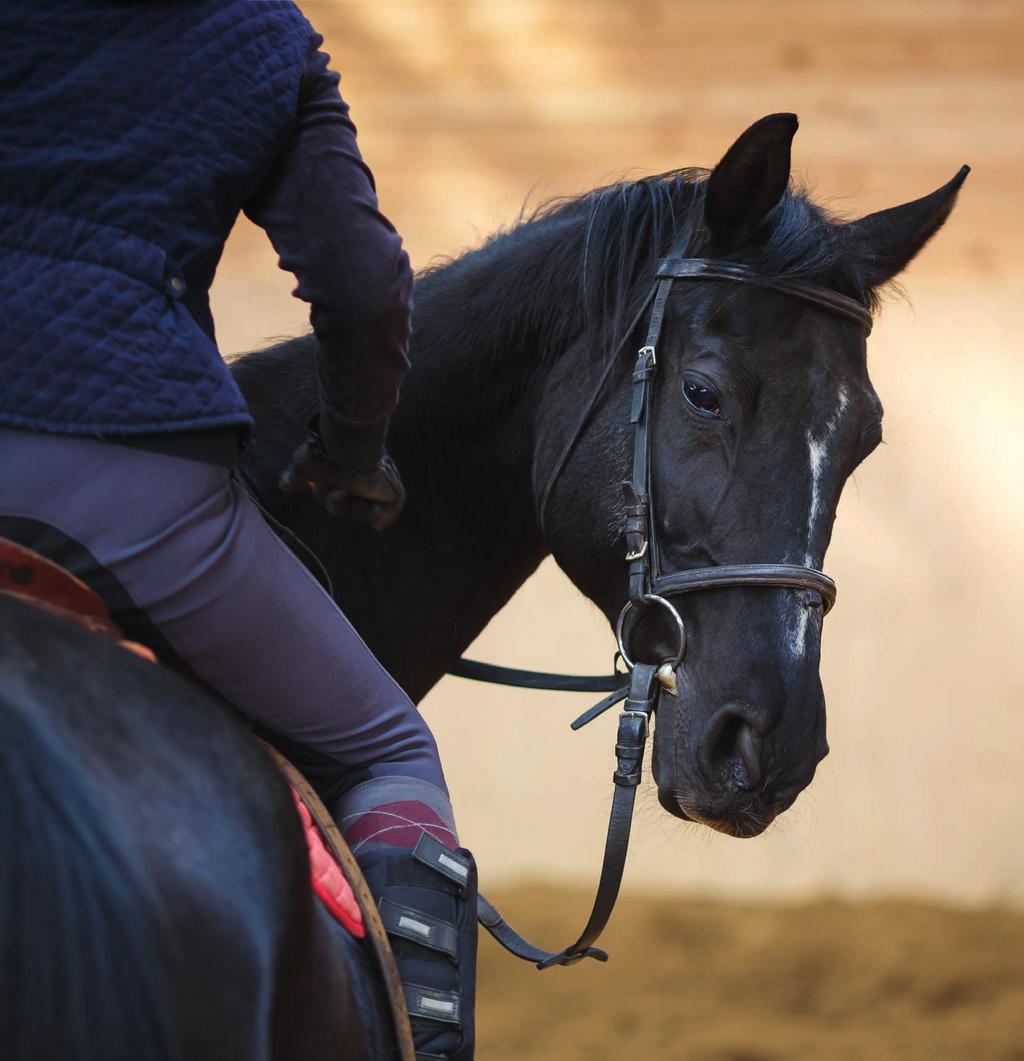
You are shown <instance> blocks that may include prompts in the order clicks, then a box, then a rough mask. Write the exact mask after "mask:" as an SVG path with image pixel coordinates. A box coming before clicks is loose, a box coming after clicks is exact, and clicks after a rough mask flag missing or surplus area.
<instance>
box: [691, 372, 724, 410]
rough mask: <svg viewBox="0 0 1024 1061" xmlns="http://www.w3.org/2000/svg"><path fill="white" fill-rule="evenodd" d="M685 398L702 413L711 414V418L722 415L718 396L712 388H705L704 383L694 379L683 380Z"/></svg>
mask: <svg viewBox="0 0 1024 1061" xmlns="http://www.w3.org/2000/svg"><path fill="white" fill-rule="evenodd" d="M683 397H684V398H685V399H686V400H687V401H688V402H689V403H690V404H691V405H692V406H693V407H694V409H697V410H699V411H700V412H702V413H709V414H710V415H711V416H721V415H722V406H721V403H720V402H719V400H718V395H717V394H715V392H714V391H713V390H712V389H711V388H710V387H705V386H704V384H703V383H698V382H697V381H696V380H692V379H687V380H683Z"/></svg>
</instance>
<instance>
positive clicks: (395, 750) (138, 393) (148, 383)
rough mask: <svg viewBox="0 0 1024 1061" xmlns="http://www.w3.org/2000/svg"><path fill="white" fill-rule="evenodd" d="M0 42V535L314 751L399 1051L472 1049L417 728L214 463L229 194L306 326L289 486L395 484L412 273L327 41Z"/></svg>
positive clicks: (86, 9) (274, 26) (17, 2)
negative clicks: (390, 984)
mask: <svg viewBox="0 0 1024 1061" xmlns="http://www.w3.org/2000/svg"><path fill="white" fill-rule="evenodd" d="M0 37H2V38H3V40H4V42H5V46H4V48H3V53H2V57H0V128H2V129H3V130H4V132H3V138H2V148H0V454H2V459H0V535H2V536H4V537H8V538H13V539H15V540H17V541H19V542H21V543H22V544H24V545H28V546H30V547H32V548H34V549H36V550H37V551H39V552H42V553H43V554H45V555H47V556H49V557H50V558H51V559H54V560H56V561H58V562H60V563H62V564H63V565H64V566H66V567H68V568H69V569H70V570H71V571H72V572H73V573H75V574H76V575H78V576H79V577H81V578H82V579H84V580H85V581H86V582H88V583H89V584H91V585H92V586H93V587H94V588H95V589H96V590H97V591H98V592H99V593H100V594H101V595H102V596H103V597H104V599H105V600H106V602H107V604H108V605H109V606H110V608H111V610H112V612H113V614H114V617H115V618H116V619H117V620H119V621H120V623H121V625H122V627H123V628H125V630H126V632H127V634H128V636H130V637H132V638H133V639H135V640H140V641H144V642H147V643H148V644H150V645H151V647H153V649H154V650H155V651H156V652H157V654H158V655H159V656H160V657H161V658H162V659H163V660H164V661H165V662H168V663H171V664H172V665H175V666H178V667H180V668H182V669H184V670H186V671H187V672H188V673H190V674H191V675H192V676H194V677H195V678H197V679H198V680H200V681H201V682H203V683H205V684H206V685H208V686H210V687H212V688H213V689H215V690H216V691H217V692H219V693H220V694H221V695H223V696H224V697H226V698H227V699H228V700H230V701H231V702H232V703H234V704H235V705H236V706H237V707H238V708H240V709H241V710H242V711H244V712H245V713H246V714H247V715H248V716H249V717H250V718H252V719H253V720H254V721H256V722H257V723H259V724H260V725H261V726H263V727H265V728H266V729H268V730H270V731H273V732H275V733H277V734H279V735H281V736H282V737H283V738H286V739H287V741H288V742H289V745H290V746H292V747H294V746H295V745H300V746H304V747H306V748H308V749H311V750H312V751H311V759H315V761H316V763H317V764H318V771H317V779H318V782H319V785H320V788H321V790H322V791H326V792H327V793H329V794H330V795H331V796H332V797H333V802H334V807H333V809H334V811H335V813H336V816H337V818H338V821H339V824H340V826H341V828H342V831H343V832H344V834H345V835H346V837H347V839H348V840H349V843H350V844H351V846H352V848H353V850H354V852H355V853H356V856H357V857H358V858H359V860H360V862H361V864H362V865H363V868H364V871H365V873H366V876H367V879H368V882H369V884H370V886H371V888H372V889H373V890H374V891H375V894H376V895H377V897H378V899H379V900H380V903H381V909H382V914H383V917H384V920H385V924H386V925H387V926H388V928H389V930H393V931H394V933H395V935H396V937H405V938H396V940H395V951H396V956H397V959H398V962H399V967H400V970H401V972H402V977H403V981H404V982H405V983H406V995H407V1000H408V1002H409V1008H410V1012H411V1015H412V1016H413V1024H414V1036H415V1041H416V1045H417V1049H418V1050H419V1051H420V1052H421V1056H422V1057H424V1058H451V1059H459V1061H466V1059H469V1058H471V1057H472V1053H473V1012H472V1010H473V991H474V974H475V954H476V918H475V882H476V873H475V867H474V865H473V860H472V857H471V855H470V854H469V853H468V852H467V851H465V850H463V849H461V848H459V846H458V840H457V837H456V832H455V823H454V820H453V816H452V810H451V805H450V802H449V797H448V792H447V788H446V786H445V780H444V774H443V772H442V769H441V764H440V762H439V759H438V752H437V747H436V745H435V742H434V739H433V736H432V735H431V733H430V731H429V729H428V727H427V725H426V723H425V721H424V720H423V718H422V717H421V716H420V714H419V713H418V711H417V710H416V708H415V707H414V706H413V704H412V703H411V702H410V700H409V698H408V697H407V696H406V695H405V693H404V692H403V691H402V690H401V689H400V688H399V687H398V685H397V684H396V683H395V682H394V681H393V679H392V678H391V677H390V676H389V675H388V674H387V673H386V672H385V671H384V669H383V668H382V667H381V665H380V664H379V663H378V662H377V660H376V659H375V658H374V657H373V655H372V654H371V652H370V651H369V649H368V648H367V647H366V645H365V644H364V643H363V642H362V640H361V639H360V637H359V635H358V634H357V633H356V632H355V630H354V629H353V628H352V626H351V625H350V624H349V623H348V621H347V620H346V618H345V616H344V615H343V614H342V613H341V611H340V610H339V609H338V608H337V606H336V605H335V604H334V602H333V601H332V600H331V599H330V597H329V596H328V595H327V594H326V593H325V592H324V591H323V590H322V589H321V587H320V586H319V585H318V584H317V582H316V581H315V580H314V579H313V578H312V577H311V576H310V575H309V574H308V572H307V571H306V570H305V568H304V567H303V566H302V564H300V563H299V562H298V561H297V560H296V559H295V557H294V556H293V555H292V554H291V553H290V552H289V550H288V549H287V548H286V547H285V546H284V545H283V544H282V543H281V541H280V540H279V539H278V537H277V536H276V535H275V534H274V533H273V531H271V530H270V529H269V528H268V527H267V525H266V523H265V522H264V520H263V518H262V517H261V515H260V513H259V511H258V510H257V508H256V507H255V506H254V505H253V503H252V502H251V501H250V499H249V497H248V496H247V495H246V493H245V491H244V490H243V489H242V488H241V487H240V485H239V484H238V482H237V481H236V480H235V478H233V476H232V469H233V468H234V466H235V463H236V460H237V457H238V450H239V446H240V444H244V441H245V437H246V434H247V432H248V430H249V428H250V425H251V419H250V416H249V413H248V411H247V409H246V406H245V402H244V400H243V398H242V395H241V393H240V392H239V390H238V387H237V386H236V385H235V383H234V381H233V380H232V377H231V375H230V374H229V372H228V371H227V369H226V368H225V366H224V363H223V361H222V360H221V358H220V356H219V354H218V351H217V347H216V344H215V340H214V329H213V319H212V316H211V313H210V306H209V299H208V292H209V289H210V284H211V282H212V280H213V275H214V272H215V269H216V266H217V262H218V260H219V258H220V255H221V252H222V250H223V247H224V243H225V240H226V238H227V235H228V232H229V231H230V229H231V227H232V225H233V223H234V221H235V219H236V218H237V216H238V213H239V211H240V210H244V211H245V213H246V214H247V216H248V217H250V218H251V219H252V220H253V221H255V222H256V223H257V224H259V225H260V226H262V227H263V228H264V229H265V230H266V232H267V233H268V235H269V237H270V240H271V242H272V243H273V245H274V248H275V250H276V251H277V254H278V255H279V257H280V262H281V265H282V267H283V268H285V269H287V270H288V271H290V272H292V273H294V275H295V276H296V278H297V280H298V286H297V288H296V291H295V293H296V294H297V295H298V297H300V298H302V299H304V300H305V301H307V302H309V303H310V306H311V309H310V320H311V322H312V326H313V330H314V332H315V334H316V337H317V339H318V342H319V359H318V367H319V380H320V409H319V418H318V431H317V432H315V433H313V434H311V436H310V438H309V440H308V441H307V443H306V444H305V445H304V446H303V447H301V448H300V450H299V451H298V452H297V453H296V455H295V458H294V459H293V462H292V465H291V467H290V468H289V469H287V470H286V479H287V480H288V481H289V483H290V484H291V485H293V486H295V485H297V486H312V487H314V489H315V492H316V493H317V495H318V496H320V497H321V498H324V497H326V498H327V500H328V502H329V505H330V509H331V511H332V512H335V513H341V514H343V515H347V516H348V517H349V518H353V519H360V520H363V521H365V522H367V523H369V524H370V525H371V526H373V527H375V528H376V529H378V530H384V529H386V527H387V526H389V525H390V524H391V523H392V522H393V521H394V520H395V519H396V518H397V517H398V515H399V512H400V510H401V508H402V504H403V501H404V493H403V489H402V485H401V481H400V479H399V476H398V473H397V471H396V470H395V467H394V465H393V464H392V463H391V461H390V460H389V458H388V457H387V454H386V453H385V451H384V440H385V434H386V430H387V423H388V417H389V415H390V413H391V412H392V411H393V409H394V407H395V404H396V402H397V399H398V386H399V381H400V379H401V377H402V374H403V373H404V372H405V370H406V368H407V366H408V361H407V357H406V354H407V348H408V341H409V333H410V323H409V320H410V310H411V304H412V274H411V271H410V267H409V262H408V258H407V256H406V254H405V252H404V251H403V250H402V245H401V240H400V238H399V236H398V235H397V233H396V232H395V230H394V228H393V227H392V226H391V224H390V223H389V222H388V220H387V219H386V218H385V217H384V216H383V214H381V213H380V211H379V209H378V206H377V199H376V195H375V191H374V185H373V179H372V177H371V175H370V172H369V170H368V169H367V168H366V166H365V164H364V163H363V161H362V159H361V156H360V153H359V150H358V147H357V145H356V133H355V127H354V126H353V124H352V122H351V120H350V118H349V113H348V108H347V106H346V105H345V103H344V102H343V101H342V99H341V96H340V95H339V91H338V75H337V74H335V73H333V72H331V71H330V70H329V69H328V57H327V56H326V55H325V54H324V53H323V52H322V51H321V50H320V45H321V44H322V38H321V37H320V36H318V35H317V34H316V33H315V31H314V30H313V28H312V27H311V26H310V25H309V23H308V22H307V21H306V19H305V18H304V17H303V16H302V14H301V13H300V12H299V10H298V8H297V7H296V6H295V4H294V3H293V2H292V0H263V2H261V3H253V2H251V0H169V2H159V3H154V2H146V0H54V2H52V3H49V4H44V5H40V4H37V3H36V2H35V0H6V2H5V3H4V4H3V5H2V6H0ZM325 767H326V770H325ZM406 926H412V927H411V928H408V927H406Z"/></svg>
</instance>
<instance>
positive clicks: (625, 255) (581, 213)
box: [418, 168, 878, 354]
mask: <svg viewBox="0 0 1024 1061" xmlns="http://www.w3.org/2000/svg"><path fill="white" fill-rule="evenodd" d="M709 176H710V171H709V170H706V169H700V168H684V169H677V170H671V171H669V172H666V173H661V174H656V175H654V176H650V177H643V178H640V179H639V180H620V181H616V182H614V183H612V184H608V185H606V186H604V187H601V188H596V189H594V190H593V191H589V192H586V193H584V194H582V195H579V196H573V197H560V198H556V199H552V200H548V201H546V202H544V203H542V204H541V205H540V206H538V207H536V208H535V209H533V210H532V211H526V210H525V209H524V211H523V212H522V213H521V214H520V216H519V218H518V219H517V220H516V221H515V223H514V224H513V225H512V226H510V227H508V228H505V229H501V230H499V231H498V232H496V233H494V234H493V235H491V236H490V237H488V238H487V239H486V240H485V241H484V243H483V244H482V245H481V246H480V247H478V248H475V249H472V250H468V251H465V252H463V253H462V254H461V255H459V256H457V257H454V258H444V259H438V260H436V261H435V262H434V263H432V264H431V266H429V267H428V268H427V269H425V270H423V271H422V272H421V273H420V274H419V277H418V281H419V285H418V286H419V287H420V289H421V290H422V292H424V293H429V294H428V297H429V296H431V295H434V294H435V292H437V291H438V288H439V287H441V286H442V285H445V286H447V284H448V283H452V282H454V286H455V289H456V290H457V289H459V288H460V287H461V284H460V283H459V281H460V279H461V278H462V277H463V276H464V275H467V274H468V273H469V271H470V270H474V271H475V269H474V267H476V266H479V265H481V264H485V263H488V262H489V263H491V264H492V265H494V266H496V267H498V270H499V272H500V271H501V264H502V263H503V264H504V267H505V276H504V280H503V281H502V282H501V283H498V284H495V285H493V300H494V301H493V305H488V304H487V300H486V299H485V304H484V305H482V306H481V305H480V304H479V302H478V303H477V306H476V309H477V312H476V313H475V314H474V318H475V321H474V322H471V323H470V324H469V325H466V326H469V327H471V326H472V323H475V322H484V324H485V326H493V322H494V321H495V320H496V319H497V318H498V317H500V315H501V314H502V311H503V310H504V311H507V309H508V305H509V303H510V301H511V299H512V298H516V299H519V300H520V303H519V304H520V305H521V306H522V307H524V309H523V310H522V311H521V312H528V313H530V316H531V317H533V318H536V317H537V316H538V314H539V315H540V316H542V317H543V318H544V319H543V320H539V321H536V323H537V324H541V325H543V324H546V325H547V327H545V329H544V331H545V334H546V335H547V337H548V340H549V341H548V343H547V344H546V345H547V347H548V349H547V351H545V352H547V353H552V354H553V353H558V352H560V351H561V350H564V349H565V348H566V346H567V345H568V344H569V342H571V341H572V340H573V339H575V338H576V337H577V336H579V335H581V334H584V335H585V336H586V338H587V340H588V345H594V344H597V345H598V346H599V348H605V349H606V348H607V347H608V344H609V343H610V342H613V341H614V340H615V339H616V338H619V337H621V336H622V334H623V331H624V329H625V327H626V325H627V324H628V323H629V321H630V320H632V318H633V316H634V315H635V313H636V310H637V309H638V307H639V304H640V303H641V301H642V300H643V298H644V296H645V294H646V293H647V290H648V285H649V284H650V282H651V281H652V279H653V275H654V270H655V266H656V264H657V261H658V259H659V258H662V257H664V256H665V255H667V254H668V253H669V251H670V250H671V249H672V247H673V246H675V245H677V244H679V243H680V242H682V243H684V244H687V243H692V242H696V243H697V244H698V245H699V244H700V241H701V228H702V219H703V213H704V199H705V190H706V183H707V179H708V177H709ZM849 233H850V227H849V224H848V223H847V222H846V221H845V220H843V219H842V218H840V217H838V216H836V215H834V214H832V213H831V212H830V211H828V210H826V209H825V208H823V207H822V206H820V205H818V204H816V203H814V202H813V201H812V200H811V198H810V194H809V192H808V190H807V189H806V188H804V187H802V186H799V185H791V186H790V188H789V189H788V190H787V192H786V194H785V195H784V196H783V198H782V199H781V200H780V202H779V204H778V205H777V206H776V207H775V209H774V210H773V211H772V213H771V215H770V219H769V222H768V223H767V224H766V225H765V226H764V229H763V230H762V231H761V232H759V233H757V234H755V237H754V238H753V239H752V240H751V242H750V243H749V244H748V245H747V246H745V247H743V248H741V249H740V250H738V251H735V252H732V253H727V254H718V255H715V256H716V257H722V258H725V259H727V260H730V261H737V262H742V263H744V264H746V265H749V266H751V267H752V268H754V269H755V270H756V271H757V273H758V274H759V275H760V276H763V277H765V278H766V279H767V278H771V279H801V280H807V281H813V282H815V283H819V284H822V285H824V286H827V287H831V288H833V289H834V290H837V291H839V292H841V293H842V294H845V295H849V296H850V297H851V298H855V299H858V300H859V301H861V302H862V303H863V304H864V305H866V306H867V307H868V308H869V309H875V308H876V307H877V303H878V293H877V291H876V290H875V289H874V288H872V286H871V285H870V284H869V282H868V279H867V273H866V270H865V269H864V268H863V264H864V263H863V262H862V261H861V259H860V256H859V255H858V254H857V253H855V250H854V248H853V246H852V241H851V239H850V238H849ZM552 237H554V238H552ZM698 253H699V252H698ZM499 259H500V261H499ZM567 274H569V275H573V276H575V277H576V281H575V291H574V293H573V294H574V298H573V302H572V304H571V305H566V304H565V302H564V300H563V301H559V300H558V299H557V298H555V297H553V294H554V293H553V292H552V290H551V289H552V287H554V286H558V287H559V289H562V288H563V286H564V285H563V284H561V283H559V282H558V281H559V279H560V278H564V277H565V276H566V275H567ZM553 303H558V304H557V305H555V304H553ZM531 307H532V310H531ZM545 307H546V308H547V312H544V309H545ZM453 311H454V307H453ZM455 315H456V314H455V313H454V312H453V313H452V316H455ZM471 345H472V346H474V347H476V348H479V346H480V344H479V343H474V344H471Z"/></svg>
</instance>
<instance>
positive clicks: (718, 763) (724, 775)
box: [700, 703, 762, 789]
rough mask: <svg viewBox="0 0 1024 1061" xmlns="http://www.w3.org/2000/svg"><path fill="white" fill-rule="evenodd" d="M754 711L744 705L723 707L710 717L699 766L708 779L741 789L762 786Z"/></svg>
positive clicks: (759, 748) (758, 742)
mask: <svg viewBox="0 0 1024 1061" xmlns="http://www.w3.org/2000/svg"><path fill="white" fill-rule="evenodd" d="M754 715H755V712H753V710H752V709H751V708H750V707H748V705H746V704H741V703H735V704H726V705H725V706H724V707H722V708H720V709H719V710H718V711H717V712H716V713H715V714H714V715H713V716H712V718H711V721H710V723H709V724H708V728H707V732H706V733H705V734H704V741H703V743H702V746H701V753H700V758H701V763H702V765H703V766H704V769H705V771H706V772H707V774H708V775H709V776H710V777H714V778H716V779H720V780H725V781H726V783H729V782H730V781H731V782H732V783H733V784H734V785H739V786H740V787H743V788H748V789H751V788H756V787H757V786H758V785H759V784H760V783H761V776H762V771H761V743H762V742H761V734H760V733H759V732H758V731H757V728H755V724H756V719H755V718H754V717H752V716H754Z"/></svg>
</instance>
